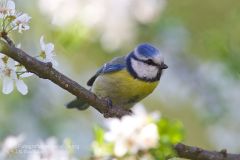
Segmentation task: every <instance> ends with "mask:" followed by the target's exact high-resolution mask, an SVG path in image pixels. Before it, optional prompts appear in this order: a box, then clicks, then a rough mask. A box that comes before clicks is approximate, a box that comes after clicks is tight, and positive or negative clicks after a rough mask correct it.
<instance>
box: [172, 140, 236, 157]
mask: <svg viewBox="0 0 240 160" xmlns="http://www.w3.org/2000/svg"><path fill="white" fill-rule="evenodd" d="M174 148H175V150H176V152H177V154H178V156H179V157H180V158H187V159H191V160H240V154H231V153H227V150H225V149H224V150H222V151H220V152H216V151H208V150H204V149H201V148H198V147H193V146H187V145H185V144H182V143H178V144H177V145H176V146H175V147H174Z"/></svg>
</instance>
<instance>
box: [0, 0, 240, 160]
mask: <svg viewBox="0 0 240 160" xmlns="http://www.w3.org/2000/svg"><path fill="white" fill-rule="evenodd" d="M15 2H16V4H17V8H18V9H19V10H21V11H24V12H26V13H28V14H29V15H30V16H31V17H32V20H31V23H30V26H31V29H30V31H27V32H25V33H24V34H18V33H12V35H11V37H13V38H14V40H15V42H16V43H21V44H22V48H23V50H25V51H27V52H28V53H31V55H37V54H38V52H40V46H39V39H40V36H41V35H44V36H45V41H46V42H53V43H54V44H55V52H56V54H57V60H58V62H59V66H58V70H60V71H61V72H62V73H64V74H66V75H68V76H69V77H71V78H72V79H74V80H76V81H77V82H79V83H80V84H81V85H84V86H86V82H87V80H88V78H90V76H91V75H92V74H94V73H95V71H96V69H97V68H98V67H100V66H101V65H102V64H104V63H105V62H106V61H108V60H111V59H112V58H113V57H115V56H120V55H125V54H127V53H128V52H130V51H131V50H132V49H133V48H134V47H135V46H136V45H137V44H138V43H141V42H149V43H152V44H154V45H156V46H158V47H159V48H160V49H161V51H162V52H163V54H164V57H165V62H166V64H168V65H169V69H167V70H166V72H165V73H164V75H163V77H162V79H161V83H160V85H159V87H158V88H157V89H156V90H155V91H154V93H153V94H152V95H151V96H149V97H148V98H146V99H145V100H144V101H143V103H144V105H145V106H146V107H147V109H148V110H149V111H156V110H157V111H159V112H161V114H162V116H163V117H168V118H171V119H177V120H180V121H182V122H183V124H184V126H185V132H186V139H185V143H187V144H190V145H196V146H199V147H204V148H207V149H222V148H227V149H228V151H231V152H239V151H240V140H239V137H238V136H239V133H240V116H239V113H240V98H239V97H240V83H239V82H240V53H239V52H240V46H239V44H240V36H239V35H240V21H239V18H240V3H239V1H237V0H228V1H219V0H203V1H193V0H184V1H176V0H119V1H114V0H51V1H48V0H35V1H26V0H16V1H15ZM26 83H27V84H28V86H29V94H28V95H27V96H21V95H20V94H19V93H18V92H17V91H15V92H14V93H12V94H11V95H3V94H0V106H1V111H0V126H1V128H0V140H3V139H4V138H5V137H6V136H7V135H19V134H24V135H25V136H26V137H27V143H29V144H35V143H36V142H38V140H40V139H46V138H47V137H51V136H54V137H56V138H58V139H59V140H63V139H64V138H66V137H67V138H71V139H72V140H73V142H74V143H75V144H80V146H81V148H80V150H79V151H78V154H79V155H81V156H83V157H84V156H87V155H88V154H89V151H90V145H91V142H92V138H93V133H92V128H93V126H94V125H95V124H101V122H102V121H103V118H102V115H100V114H99V113H98V112H96V111H95V110H94V109H89V110H87V111H84V112H79V111H76V110H67V109H65V107H64V104H65V103H66V102H68V101H70V100H71V99H72V98H74V97H73V96H72V95H70V94H69V93H67V92H66V91H64V90H62V89H61V88H59V87H57V86H56V85H54V84H52V83H51V82H49V81H47V80H42V79H39V78H37V77H36V76H34V77H32V78H29V79H28V80H27V81H26Z"/></svg>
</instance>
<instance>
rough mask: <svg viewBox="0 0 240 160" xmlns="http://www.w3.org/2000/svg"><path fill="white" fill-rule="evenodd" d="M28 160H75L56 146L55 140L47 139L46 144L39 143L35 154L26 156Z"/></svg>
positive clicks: (64, 150) (63, 149)
mask: <svg viewBox="0 0 240 160" xmlns="http://www.w3.org/2000/svg"><path fill="white" fill-rule="evenodd" d="M27 159H28V160H76V159H75V158H74V157H72V156H70V155H69V153H68V151H67V150H66V149H65V148H62V147H60V145H58V143H57V140H56V139H55V138H49V139H48V140H47V141H46V142H41V143H40V144H39V148H38V150H37V151H36V152H32V153H31V154H29V155H28V158H27Z"/></svg>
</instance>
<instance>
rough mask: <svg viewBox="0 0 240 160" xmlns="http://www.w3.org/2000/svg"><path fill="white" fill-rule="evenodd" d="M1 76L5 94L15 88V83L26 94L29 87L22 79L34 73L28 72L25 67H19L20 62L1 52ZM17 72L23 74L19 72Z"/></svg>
mask: <svg viewBox="0 0 240 160" xmlns="http://www.w3.org/2000/svg"><path fill="white" fill-rule="evenodd" d="M0 58H1V59H0V76H1V78H2V80H3V88H2V92H3V93H4V94H10V93H11V92H12V91H13V89H14V83H15V85H16V87H17V90H18V91H19V92H20V93H21V94H23V95H26V94H27V93H28V87H27V85H26V84H25V83H24V81H23V80H22V79H23V78H26V77H29V76H31V75H32V74H31V73H27V72H26V69H25V68H23V67H17V66H18V63H17V62H16V61H14V60H13V59H11V58H9V57H7V56H4V55H3V54H0ZM17 72H19V73H21V74H17Z"/></svg>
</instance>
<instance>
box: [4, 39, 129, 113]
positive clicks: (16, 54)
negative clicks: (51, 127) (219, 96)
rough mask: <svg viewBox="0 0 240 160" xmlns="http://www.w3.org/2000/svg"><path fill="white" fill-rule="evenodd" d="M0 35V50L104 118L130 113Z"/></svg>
mask: <svg viewBox="0 0 240 160" xmlns="http://www.w3.org/2000/svg"><path fill="white" fill-rule="evenodd" d="M1 36H2V38H3V39H4V40H5V41H6V42H7V43H6V42H4V41H3V40H0V52H1V53H3V54H5V55H7V56H9V57H11V58H12V59H14V60H15V61H17V62H19V63H20V64H22V65H23V66H24V67H25V68H26V69H27V71H29V72H32V73H34V74H36V75H37V76H38V77H40V78H43V79H48V80H50V81H52V82H53V83H55V84H56V85H58V86H59V87H61V88H63V89H65V90H67V91H68V92H69V93H71V94H73V95H75V96H76V97H79V98H81V99H82V100H84V101H85V102H87V103H88V104H89V105H91V106H92V107H94V108H95V109H96V110H98V111H99V112H100V113H102V114H103V115H104V117H106V118H108V117H117V118H121V117H122V116H124V115H128V114H131V112H130V110H125V109H123V108H121V107H119V106H110V105H109V103H108V102H107V101H106V100H104V99H99V98H98V97H97V96H96V95H95V94H93V93H92V92H90V91H88V90H87V89H85V88H84V87H82V86H81V85H79V84H78V83H77V82H75V81H73V80H72V79H70V78H68V77H67V76H65V75H64V74H62V73H60V72H59V71H57V70H56V69H54V68H53V67H52V64H51V63H44V62H41V61H39V60H38V59H36V58H34V57H32V56H30V55H29V54H27V53H26V52H24V51H23V50H21V49H19V48H16V47H15V45H14V43H13V42H12V40H11V39H10V38H9V37H8V36H7V35H6V34H2V35H1Z"/></svg>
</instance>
